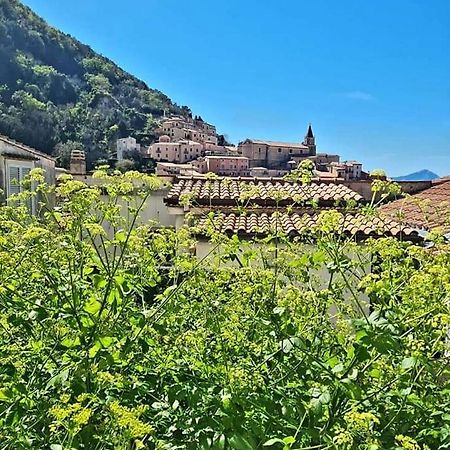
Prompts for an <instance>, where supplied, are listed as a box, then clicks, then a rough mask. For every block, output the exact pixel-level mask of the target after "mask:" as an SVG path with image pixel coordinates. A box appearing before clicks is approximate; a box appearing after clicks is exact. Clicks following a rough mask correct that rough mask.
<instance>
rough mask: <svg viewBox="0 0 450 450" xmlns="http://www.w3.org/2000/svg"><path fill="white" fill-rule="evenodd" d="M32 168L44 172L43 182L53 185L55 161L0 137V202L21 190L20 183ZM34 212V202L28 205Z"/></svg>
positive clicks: (11, 140)
mask: <svg viewBox="0 0 450 450" xmlns="http://www.w3.org/2000/svg"><path fill="white" fill-rule="evenodd" d="M34 168H41V169H44V170H45V180H46V182H47V183H48V184H54V183H55V159H54V158H52V157H51V156H49V155H47V154H45V153H42V152H40V151H38V150H35V149H34V148H31V147H28V146H27V145H25V144H21V143H20V142H16V141H14V140H13V139H10V138H8V137H6V136H1V135H0V190H1V191H3V193H0V199H1V200H5V199H6V200H7V199H8V197H9V196H10V195H12V194H16V193H19V192H20V191H21V189H22V187H21V186H20V182H21V181H23V180H24V178H25V177H26V176H27V175H28V174H29V173H30V171H31V170H32V169H34ZM30 207H31V209H32V211H33V212H35V211H36V207H37V204H36V201H35V199H33V201H32V204H31V205H30Z"/></svg>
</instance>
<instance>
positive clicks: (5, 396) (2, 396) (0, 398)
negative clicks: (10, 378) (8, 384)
mask: <svg viewBox="0 0 450 450" xmlns="http://www.w3.org/2000/svg"><path fill="white" fill-rule="evenodd" d="M10 398H11V397H10V390H9V389H0V402H4V401H6V400H9V399H10Z"/></svg>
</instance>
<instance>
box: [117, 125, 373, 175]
mask: <svg viewBox="0 0 450 450" xmlns="http://www.w3.org/2000/svg"><path fill="white" fill-rule="evenodd" d="M157 133H158V136H159V139H158V142H155V143H153V144H151V145H150V146H148V147H144V146H141V145H140V144H139V143H137V142H136V139H134V138H133V137H126V138H122V139H119V140H118V141H117V147H116V150H117V154H116V156H117V160H118V161H121V160H122V159H124V158H125V157H126V155H127V154H130V153H132V152H139V153H140V154H141V155H142V157H144V158H147V159H151V160H153V161H154V162H155V163H156V174H157V175H168V176H170V175H201V174H205V173H210V172H212V173H215V174H217V175H220V176H232V177H235V176H237V177H239V176H240V177H282V176H284V175H286V174H288V173H289V172H291V171H292V170H293V169H296V168H297V167H298V166H299V164H300V162H301V161H303V160H305V159H309V160H311V161H312V162H313V163H314V165H315V174H316V177H317V178H318V179H323V180H325V179H326V180H360V179H367V177H368V174H367V173H365V172H364V171H363V170H362V164H361V163H360V162H358V161H341V160H340V156H339V155H336V154H328V153H318V152H317V146H316V137H315V135H314V132H313V129H312V126H311V124H310V125H309V126H308V128H307V131H306V134H305V137H304V139H303V140H302V141H301V142H274V141H268V140H263V139H245V140H244V141H242V142H240V143H239V144H238V145H237V146H233V145H221V144H223V143H219V138H218V135H217V131H216V127H215V126H214V125H211V124H209V123H207V122H205V121H203V120H202V119H201V118H200V117H198V116H196V117H194V118H192V117H184V116H172V117H170V118H165V119H164V120H163V121H162V122H161V124H160V126H159V128H158V130H157Z"/></svg>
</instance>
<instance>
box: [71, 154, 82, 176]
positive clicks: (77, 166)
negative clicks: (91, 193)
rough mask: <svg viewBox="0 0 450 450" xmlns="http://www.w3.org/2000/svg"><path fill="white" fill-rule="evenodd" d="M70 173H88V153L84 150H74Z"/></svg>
mask: <svg viewBox="0 0 450 450" xmlns="http://www.w3.org/2000/svg"><path fill="white" fill-rule="evenodd" d="M70 173H71V174H72V175H86V155H85V153H84V150H72V153H71V154H70Z"/></svg>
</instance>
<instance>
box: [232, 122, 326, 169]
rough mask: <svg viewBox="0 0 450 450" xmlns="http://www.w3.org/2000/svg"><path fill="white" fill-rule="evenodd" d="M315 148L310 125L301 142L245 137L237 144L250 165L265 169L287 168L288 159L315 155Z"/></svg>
mask: <svg viewBox="0 0 450 450" xmlns="http://www.w3.org/2000/svg"><path fill="white" fill-rule="evenodd" d="M316 150H317V148H316V139H315V137H314V133H313V130H312V127H311V125H309V127H308V130H307V133H306V136H305V139H304V140H303V142H295V143H289V142H275V141H262V140H257V139H246V140H245V141H243V142H240V143H239V145H238V152H239V154H240V155H242V156H244V157H246V158H248V159H249V164H250V167H265V168H267V169H287V168H288V167H289V165H288V163H289V162H290V161H295V162H296V163H298V162H299V161H300V160H302V159H306V158H309V157H312V156H316Z"/></svg>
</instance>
